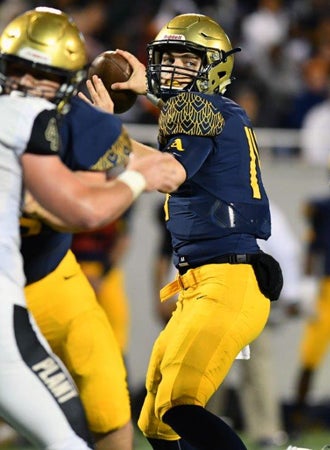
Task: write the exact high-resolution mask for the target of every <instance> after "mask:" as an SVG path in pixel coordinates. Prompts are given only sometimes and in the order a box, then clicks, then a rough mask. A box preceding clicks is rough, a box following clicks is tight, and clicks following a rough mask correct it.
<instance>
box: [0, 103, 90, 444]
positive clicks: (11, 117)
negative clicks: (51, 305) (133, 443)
mask: <svg viewBox="0 0 330 450" xmlns="http://www.w3.org/2000/svg"><path fill="white" fill-rule="evenodd" d="M47 111H50V114H49V115H50V116H51V117H52V119H51V120H55V117H54V116H55V114H54V112H55V111H54V105H53V104H52V103H50V102H48V101H47V100H45V99H40V98H36V97H22V96H20V95H11V96H6V95H4V96H0V116H1V122H0V294H1V295H0V417H3V418H4V419H5V420H6V421H7V422H8V423H9V424H11V425H12V426H13V427H14V428H15V429H17V430H18V431H19V432H20V433H21V434H23V435H24V436H25V437H26V438H27V439H29V441H30V442H32V443H33V444H34V445H35V446H37V447H38V448H41V449H43V450H73V449H74V450H88V449H91V448H92V444H87V442H88V441H89V433H88V429H87V423H86V418H85V414H84V410H83V407H82V404H81V402H80V399H79V395H78V392H77V389H76V386H75V385H74V382H73V381H72V379H71V377H70V375H69V374H68V372H67V370H66V368H65V367H63V364H62V362H61V361H60V360H59V359H58V358H57V357H56V356H55V355H54V354H53V353H52V352H51V349H50V347H49V346H48V344H47V342H46V341H45V340H44V338H43V336H41V334H40V331H39V330H38V327H37V326H36V324H35V323H34V321H33V319H32V318H31V316H30V315H29V313H28V311H27V309H26V306H25V300H24V284H25V277H24V273H23V261H22V256H21V253H20V231H19V218H20V214H21V204H22V191H23V186H22V179H23V174H22V166H21V156H22V154H23V153H24V152H25V151H30V152H34V149H35V152H36V153H42V154H45V153H46V154H47V153H51V152H48V151H47V146H51V144H50V143H49V142H48V140H47V136H46V134H47V133H46V132H45V129H44V127H45V128H46V126H47V121H46V123H45V124H42V122H41V117H45V114H48V112H47ZM52 111H53V112H52ZM45 300H46V299H45Z"/></svg>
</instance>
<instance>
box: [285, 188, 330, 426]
mask: <svg viewBox="0 0 330 450" xmlns="http://www.w3.org/2000/svg"><path fill="white" fill-rule="evenodd" d="M304 215H305V219H306V220H307V225H308V233H307V242H306V258H305V274H306V275H307V276H308V277H311V279H314V280H315V282H316V280H318V282H316V286H315V288H316V289H315V296H316V298H315V306H314V312H313V314H310V315H309V317H308V319H307V323H306V326H305V328H304V332H303V335H302V340H301V343H300V367H299V372H298V376H297V385H296V398H295V410H294V415H293V426H294V427H295V428H296V431H301V430H302V429H304V428H305V427H306V426H307V425H311V423H310V420H309V417H308V397H309V393H310V391H311V387H312V384H313V381H314V378H315V373H316V371H317V369H318V368H319V367H320V365H321V363H322V361H323V360H324V358H325V356H326V353H327V350H328V347H329V342H330V239H329V227H330V198H329V196H324V197H322V196H320V197H313V198H310V199H309V200H308V201H307V202H306V205H305V207H304Z"/></svg>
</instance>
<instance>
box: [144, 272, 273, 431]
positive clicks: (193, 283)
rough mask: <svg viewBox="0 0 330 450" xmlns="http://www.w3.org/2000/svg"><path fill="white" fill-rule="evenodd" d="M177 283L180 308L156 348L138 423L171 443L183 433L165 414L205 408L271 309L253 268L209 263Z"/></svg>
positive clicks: (155, 345)
mask: <svg viewBox="0 0 330 450" xmlns="http://www.w3.org/2000/svg"><path fill="white" fill-rule="evenodd" d="M177 283H178V284H179V286H181V289H180V294H179V299H178V303H177V308H176V310H175V312H174V314H173V316H172V318H171V319H170V321H169V322H168V324H167V325H166V327H165V328H164V330H163V331H162V332H161V333H160V335H159V337H158V338H157V340H156V341H155V344H154V346H153V350H152V354H151V357H150V362H149V367H148V372H147V378H146V388H147V395H146V398H145V401H144V404H143V407H142V411H141V414H140V418H139V421H138V425H139V427H140V429H141V431H142V432H143V433H144V434H145V435H146V436H147V437H151V438H159V439H167V440H176V439H178V435H177V434H176V433H175V432H174V431H173V430H172V429H171V428H170V427H169V426H168V425H166V424H165V423H163V422H162V421H161V418H162V416H163V414H164V413H165V412H166V411H167V410H169V409H170V408H171V407H173V406H176V405H184V404H189V405H200V406H205V405H206V403H207V401H208V399H209V398H210V397H211V396H212V394H213V393H214V392H215V391H216V390H217V388H218V387H219V385H220V384H221V383H222V381H223V380H224V378H225V377H226V375H227V373H228V371H229V369H230V367H231V365H232V364H233V362H234V360H235V358H236V356H237V354H238V353H239V351H240V350H241V349H242V348H243V347H245V346H246V345H247V344H249V343H250V342H251V341H252V340H253V339H255V338H256V337H257V336H258V335H259V334H260V333H261V331H262V329H263V328H264V326H265V324H266V321H267V318H268V315H269V309H270V301H269V300H268V299H267V298H266V297H264V295H263V294H261V292H260V290H259V288H258V285H257V281H256V278H255V275H254V272H253V269H252V266H250V265H248V264H237V265H231V264H210V265H205V266H202V267H199V268H196V269H191V270H189V271H188V272H187V273H186V274H184V275H183V276H179V277H178V280H177ZM174 284H175V283H174ZM169 286H170V287H167V288H166V289H164V290H162V293H164V294H166V295H168V296H169V295H173V294H174V293H175V290H176V289H175V286H174V289H171V286H173V283H171V284H170V285H169ZM252 357H253V355H252Z"/></svg>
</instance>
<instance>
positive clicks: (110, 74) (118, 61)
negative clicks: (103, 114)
mask: <svg viewBox="0 0 330 450" xmlns="http://www.w3.org/2000/svg"><path fill="white" fill-rule="evenodd" d="M131 73H132V68H131V66H130V65H129V63H128V62H127V61H126V59H125V58H123V57H122V56H120V55H118V54H117V53H115V52H114V51H112V50H107V51H105V52H103V53H101V54H100V55H98V56H97V57H96V58H95V59H94V61H93V62H92V63H91V65H90V68H89V71H88V78H91V77H92V75H98V76H99V77H100V78H101V80H102V81H103V84H104V86H105V87H106V89H107V91H108V92H109V94H110V96H111V98H112V100H113V103H114V112H115V113H116V114H122V113H124V112H125V111H127V110H129V109H130V108H131V107H132V106H133V105H134V103H135V101H136V99H137V94H135V92H133V91H130V90H122V91H113V90H112V89H111V85H112V84H113V83H116V82H123V81H127V80H128V79H129V77H130V76H131Z"/></svg>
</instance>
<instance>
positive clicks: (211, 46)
mask: <svg viewBox="0 0 330 450" xmlns="http://www.w3.org/2000/svg"><path fill="white" fill-rule="evenodd" d="M165 51H174V52H191V53H194V54H196V55H198V56H200V57H201V59H202V64H201V67H200V68H199V70H198V71H196V70H191V78H192V82H191V83H189V84H188V85H187V86H186V87H185V88H184V90H185V91H187V90H188V91H195V92H196V91H197V92H202V93H206V94H223V93H224V92H225V91H226V87H227V85H228V84H230V83H231V73H232V70H233V65H234V57H233V53H235V52H238V51H240V48H234V49H233V48H232V45H231V43H230V40H229V38H228V36H227V35H226V33H225V32H224V30H223V29H222V28H221V26H220V25H219V24H218V23H216V22H215V21H214V20H213V19H211V18H210V17H207V16H204V15H201V14H181V15H179V16H176V17H174V18H173V19H172V20H170V21H169V22H168V23H167V24H166V25H165V26H164V27H163V28H162V29H161V30H160V32H159V33H158V35H157V36H156V38H155V39H154V41H152V42H151V43H150V44H149V45H148V64H147V78H148V88H149V91H150V92H151V93H152V94H153V95H155V96H156V97H158V98H162V99H163V100H166V98H168V97H170V96H172V95H174V94H176V93H177V92H178V91H179V89H178V88H176V87H175V83H173V79H174V76H175V74H179V75H180V74H182V69H181V70H180V68H179V67H177V66H171V68H170V69H169V66H165V65H162V63H161V61H162V55H163V53H164V52H165ZM169 70H171V73H172V77H171V79H172V83H170V85H169V86H162V83H161V75H162V73H165V72H167V73H169ZM187 70H188V69H187V68H185V74H186V73H187ZM180 91H182V88H181V89H180Z"/></svg>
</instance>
